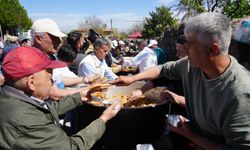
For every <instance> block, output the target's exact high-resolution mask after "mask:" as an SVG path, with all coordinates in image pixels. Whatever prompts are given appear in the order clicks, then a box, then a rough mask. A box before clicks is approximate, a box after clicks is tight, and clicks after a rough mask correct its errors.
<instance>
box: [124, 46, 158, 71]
mask: <svg viewBox="0 0 250 150" xmlns="http://www.w3.org/2000/svg"><path fill="white" fill-rule="evenodd" d="M157 65H158V61H157V55H156V52H155V51H154V50H153V49H151V48H149V47H145V48H144V49H143V50H142V51H141V52H140V53H139V54H137V55H136V56H135V57H134V58H133V59H132V60H129V61H125V62H124V66H139V70H140V72H142V71H144V70H146V69H148V68H151V67H155V66H157Z"/></svg>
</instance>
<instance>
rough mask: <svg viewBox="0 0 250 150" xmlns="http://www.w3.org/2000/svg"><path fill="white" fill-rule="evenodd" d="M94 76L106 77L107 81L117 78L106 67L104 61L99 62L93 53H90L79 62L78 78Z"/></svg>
mask: <svg viewBox="0 0 250 150" xmlns="http://www.w3.org/2000/svg"><path fill="white" fill-rule="evenodd" d="M94 74H98V75H100V76H101V77H107V78H108V79H109V80H114V79H115V78H117V75H115V74H114V73H113V72H112V70H111V69H110V68H109V67H108V66H107V64H106V62H105V60H99V59H98V58H97V57H96V55H95V54H94V53H91V54H89V55H87V56H86V57H85V58H84V59H83V60H82V61H81V62H80V65H79V69H78V76H90V75H94Z"/></svg>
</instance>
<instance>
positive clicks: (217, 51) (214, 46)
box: [209, 42, 220, 55]
mask: <svg viewBox="0 0 250 150" xmlns="http://www.w3.org/2000/svg"><path fill="white" fill-rule="evenodd" d="M209 53H210V54H211V55H218V54H220V46H219V45H218V43H216V42H213V43H212V44H211V45H210V47H209Z"/></svg>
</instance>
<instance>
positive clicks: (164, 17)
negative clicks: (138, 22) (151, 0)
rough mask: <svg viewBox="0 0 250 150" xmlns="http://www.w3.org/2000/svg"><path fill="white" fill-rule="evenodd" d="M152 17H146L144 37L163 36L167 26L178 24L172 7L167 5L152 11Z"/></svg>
mask: <svg viewBox="0 0 250 150" xmlns="http://www.w3.org/2000/svg"><path fill="white" fill-rule="evenodd" d="M149 15H150V17H149V18H146V19H145V23H144V30H143V31H142V35H143V37H144V38H156V37H159V36H161V34H162V32H163V31H164V29H165V28H166V27H172V26H175V25H176V24H177V20H176V19H174V18H173V17H172V16H171V15H172V13H171V12H170V9H169V8H167V7H166V6H160V7H156V12H150V13H149Z"/></svg>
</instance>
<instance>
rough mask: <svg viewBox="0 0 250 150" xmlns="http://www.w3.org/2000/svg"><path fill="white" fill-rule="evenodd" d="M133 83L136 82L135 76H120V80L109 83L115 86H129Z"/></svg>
mask: <svg viewBox="0 0 250 150" xmlns="http://www.w3.org/2000/svg"><path fill="white" fill-rule="evenodd" d="M133 82H134V80H133V76H119V77H118V78H116V79H115V80H113V81H111V82H109V83H110V84H115V85H129V84H131V83H133Z"/></svg>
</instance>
